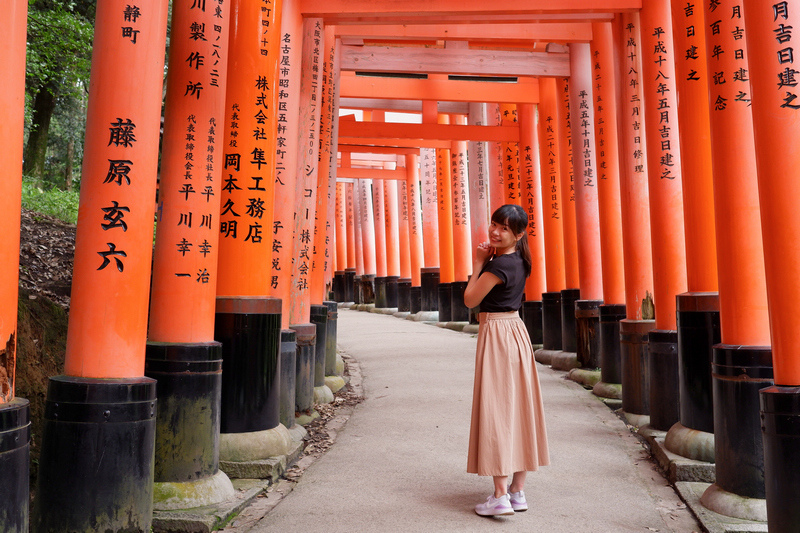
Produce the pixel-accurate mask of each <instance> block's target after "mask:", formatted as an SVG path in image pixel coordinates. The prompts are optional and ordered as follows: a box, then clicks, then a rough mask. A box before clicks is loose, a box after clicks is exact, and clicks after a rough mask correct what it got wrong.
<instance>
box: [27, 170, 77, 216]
mask: <svg viewBox="0 0 800 533" xmlns="http://www.w3.org/2000/svg"><path fill="white" fill-rule="evenodd" d="M22 207H24V208H25V209H30V210H31V211H36V212H37V213H43V214H45V215H50V216H53V217H56V218H58V219H59V220H63V221H64V222H68V223H70V224H77V222H78V193H77V192H68V191H62V190H60V189H56V188H53V189H49V190H43V189H40V188H39V187H37V186H36V185H35V184H34V183H33V180H31V179H29V178H27V177H25V178H23V179H22Z"/></svg>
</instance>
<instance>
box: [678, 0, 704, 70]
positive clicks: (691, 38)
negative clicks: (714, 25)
mask: <svg viewBox="0 0 800 533" xmlns="http://www.w3.org/2000/svg"><path fill="white" fill-rule="evenodd" d="M705 1H708V0H705ZM680 11H681V13H680V14H679V16H678V17H675V21H674V22H675V25H676V27H677V28H678V29H677V31H682V32H683V35H682V42H684V43H685V45H684V46H685V50H683V51H681V50H676V52H675V53H676V58H675V59H676V61H678V62H679V61H681V60H683V61H684V62H685V63H687V68H686V81H694V82H698V81H700V79H701V78H700V76H701V75H702V73H703V72H705V68H704V65H700V64H698V63H699V62H702V61H704V60H705V53H704V50H703V46H705V39H703V38H702V37H703V32H704V31H705V30H704V28H703V24H704V17H703V10H702V8H700V7H698V6H696V5H695V3H694V2H686V5H684V6H683V8H682V9H681V10H680ZM676 13H678V11H676ZM680 26H683V29H681V27H680ZM676 42H677V41H676ZM681 52H683V57H681Z"/></svg>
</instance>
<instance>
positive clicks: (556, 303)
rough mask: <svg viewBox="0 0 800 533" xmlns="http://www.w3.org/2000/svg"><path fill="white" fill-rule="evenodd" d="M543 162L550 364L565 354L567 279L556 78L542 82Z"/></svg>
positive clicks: (545, 339)
mask: <svg viewBox="0 0 800 533" xmlns="http://www.w3.org/2000/svg"><path fill="white" fill-rule="evenodd" d="M539 98H540V103H539V139H540V142H539V162H540V164H541V167H542V170H541V176H542V209H543V215H542V229H543V231H544V260H545V292H543V293H542V349H541V350H537V351H536V360H537V361H540V362H542V363H544V364H549V363H550V362H551V360H552V356H553V353H554V352H558V351H561V291H562V290H564V289H566V288H567V286H566V278H565V276H564V225H563V219H564V207H563V203H564V202H563V194H562V190H561V164H560V160H561V144H562V143H563V142H564V139H563V135H562V134H561V124H562V122H561V120H560V117H559V101H558V98H559V95H558V88H557V87H556V80H555V78H541V79H540V80H539Z"/></svg>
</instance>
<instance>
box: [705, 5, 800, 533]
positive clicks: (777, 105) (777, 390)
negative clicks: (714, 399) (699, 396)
mask: <svg viewBox="0 0 800 533" xmlns="http://www.w3.org/2000/svg"><path fill="white" fill-rule="evenodd" d="M743 6H744V13H745V15H746V18H747V33H745V36H746V40H747V52H748V55H749V56H750V58H752V61H751V62H750V85H751V88H752V91H753V95H752V105H753V107H752V110H753V125H754V129H755V147H756V161H757V163H758V174H757V176H758V190H759V197H760V202H761V225H762V235H763V242H764V264H765V268H766V281H767V301H768V304H769V316H770V333H771V339H772V364H773V368H774V381H775V386H773V387H769V388H766V389H762V391H761V393H760V396H761V398H760V400H761V413H762V428H763V429H762V431H763V442H764V478H765V483H766V498H767V521H768V525H769V530H770V531H791V530H793V529H797V526H798V524H800V510H798V509H797V507H796V506H794V505H793V504H792V503H791V502H793V501H796V499H794V498H797V497H798V495H799V494H800V490H798V488H800V477H798V472H800V469H799V468H798V465H800V456H799V455H798V448H797V446H796V442H797V436H798V433H797V428H796V426H795V425H794V422H795V421H796V420H797V417H798V415H800V402H798V398H800V394H799V393H800V357H798V355H797V346H798V345H800V336H799V335H800V329H798V327H797V319H796V316H797V302H798V300H799V299H800V291H798V286H797V284H796V283H795V282H794V281H793V280H796V279H797V265H798V264H800V248H798V246H797V241H796V238H794V237H792V236H793V235H797V233H796V232H797V231H798V229H800V217H799V216H798V212H797V208H796V203H797V198H798V197H800V182H798V180H797V168H798V164H799V163H800V160H798V157H799V156H800V154H798V152H797V150H795V149H794V148H793V146H794V142H795V140H796V139H797V135H798V132H800V115H799V114H798V113H800V100H799V99H798V95H799V94H800V92H798V87H797V83H796V75H797V70H796V69H795V67H794V65H795V64H796V63H795V60H794V50H795V48H796V46H795V45H796V44H797V40H796V39H797V37H796V34H793V33H792V28H798V27H800V2H797V1H796V0H789V1H783V2H767V3H764V2H753V1H750V0H746V1H744V2H743ZM715 20H716V19H715ZM740 42H741V41H740ZM737 48H738V47H737Z"/></svg>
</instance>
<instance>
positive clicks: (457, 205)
mask: <svg viewBox="0 0 800 533" xmlns="http://www.w3.org/2000/svg"><path fill="white" fill-rule="evenodd" d="M452 121H453V122H454V123H456V124H466V123H467V117H466V116H464V115H455V116H453V117H452ZM450 175H451V185H452V202H453V218H452V221H453V276H454V279H453V281H467V280H468V279H469V275H470V274H471V273H472V239H471V236H470V225H471V223H470V216H469V183H468V180H467V142H466V141H455V142H453V148H452V150H451V151H450Z"/></svg>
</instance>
